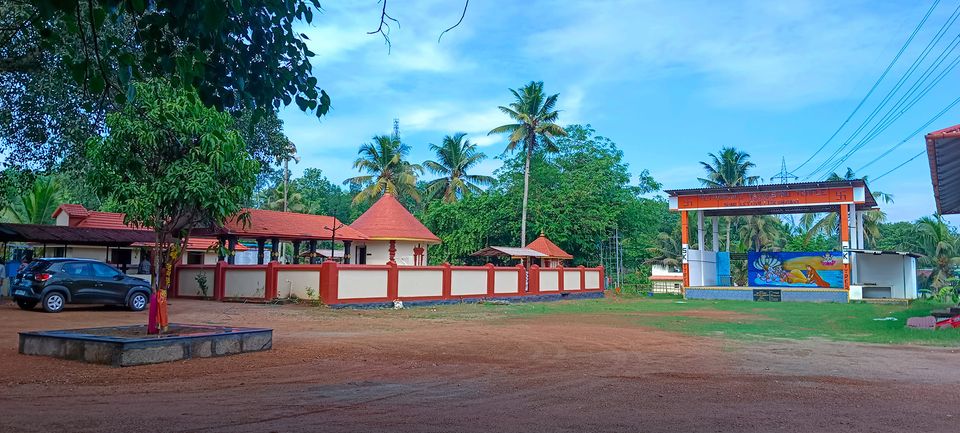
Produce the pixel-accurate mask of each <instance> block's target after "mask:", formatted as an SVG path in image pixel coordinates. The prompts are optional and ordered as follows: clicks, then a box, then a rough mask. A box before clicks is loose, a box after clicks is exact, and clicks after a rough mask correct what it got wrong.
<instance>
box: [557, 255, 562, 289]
mask: <svg viewBox="0 0 960 433" xmlns="http://www.w3.org/2000/svg"><path fill="white" fill-rule="evenodd" d="M556 269H557V289H558V290H559V291H560V292H563V262H561V263H560V264H558V265H557V268H556Z"/></svg>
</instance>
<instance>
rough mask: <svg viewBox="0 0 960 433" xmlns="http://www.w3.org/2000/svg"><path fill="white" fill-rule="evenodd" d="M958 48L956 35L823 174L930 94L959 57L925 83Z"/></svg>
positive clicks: (871, 139) (832, 169)
mask: <svg viewBox="0 0 960 433" xmlns="http://www.w3.org/2000/svg"><path fill="white" fill-rule="evenodd" d="M958 46H960V35H957V37H956V38H954V42H952V43H951V44H950V45H949V46H948V47H947V48H945V49H944V52H942V53H941V54H940V55H939V56H937V59H936V60H935V61H934V62H935V63H934V64H933V65H931V66H930V67H928V68H927V70H926V71H925V72H924V73H923V75H921V77H920V78H919V79H917V81H916V82H915V83H914V84H913V85H912V86H910V89H908V90H907V92H906V93H904V94H903V95H902V96H901V97H900V99H899V100H898V101H897V103H896V104H895V105H894V106H892V107H890V109H889V110H887V112H886V113H885V114H884V115H883V117H882V118H881V119H880V120H879V121H878V123H877V124H876V125H874V126H873V128H871V129H870V131H869V132H867V135H865V136H864V137H863V138H861V139H860V141H858V142H857V144H855V145H854V146H853V147H852V148H851V149H850V151H849V152H847V153H846V154H844V155H843V156H842V157H840V158H839V159H837V160H836V161H835V162H834V163H833V164H832V165H831V166H830V168H828V169H827V170H826V171H825V172H824V173H825V174H828V173H831V172H833V171H835V170H836V169H837V168H838V167H840V166H841V165H842V164H843V163H844V162H845V161H846V160H848V159H849V158H850V157H851V156H853V154H854V153H856V152H858V151H860V149H862V148H863V147H864V146H866V145H867V144H869V143H870V142H871V141H873V139H875V138H877V137H878V136H879V135H880V134H881V133H883V132H884V131H886V130H887V128H889V127H890V125H892V124H893V123H894V122H896V121H897V120H898V119H900V117H902V116H903V115H904V114H905V113H906V112H907V111H909V110H910V109H911V108H913V106H914V105H916V104H917V102H919V101H920V100H921V99H923V98H924V97H925V96H926V95H927V94H928V93H930V91H931V90H933V87H934V86H936V85H937V84H939V83H940V81H941V80H943V78H944V77H946V75H947V74H948V73H950V72H951V71H952V70H953V69H954V68H955V67H956V66H957V65H958V64H960V55H958V56H957V57H956V58H955V59H953V60H952V61H951V62H950V63H949V64H948V65H947V67H946V68H945V69H943V70H942V71H940V73H939V74H938V75H937V77H936V78H934V80H933V81H932V82H930V83H929V84H926V81H927V80H928V79H929V78H930V77H931V76H932V74H933V73H934V72H935V71H936V69H937V68H939V67H940V65H941V64H943V61H944V60H946V57H947V56H948V55H949V54H951V53H952V52H953V51H955V50H956V48H957V47H958ZM948 50H949V51H948ZM924 84H926V86H925V87H923V89H922V90H920V93H919V94H918V95H916V97H914V94H915V93H917V90H918V89H920V86H923V85H924ZM898 110H899V111H898Z"/></svg>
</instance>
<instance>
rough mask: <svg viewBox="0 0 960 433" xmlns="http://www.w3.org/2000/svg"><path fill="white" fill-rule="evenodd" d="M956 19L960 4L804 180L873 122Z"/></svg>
mask: <svg viewBox="0 0 960 433" xmlns="http://www.w3.org/2000/svg"><path fill="white" fill-rule="evenodd" d="M957 18H960V4H958V5H957V8H956V9H954V11H953V13H951V14H950V16H949V17H948V18H947V21H946V22H944V23H943V25H941V26H940V29H939V30H938V31H937V33H936V34H935V35H934V36H933V38H932V39H931V40H930V42H928V43H927V46H926V47H924V49H923V51H922V52H921V53H920V55H919V56H918V57H917V58H916V60H914V61H913V63H912V64H911V65H910V67H909V68H908V69H907V71H906V72H904V73H903V75H902V76H901V77H900V79H899V80H897V83H896V84H894V86H893V88H891V89H890V90H889V91H888V92H887V94H886V96H884V97H883V99H882V100H881V101H880V103H879V104H878V105H877V107H876V108H874V109H873V111H871V112H870V114H869V115H868V116H867V118H866V119H864V120H863V121H862V122H861V123H860V126H859V127H857V129H856V130H855V131H854V132H853V133H852V134H850V136H849V137H848V138H847V139H846V140H845V141H844V142H843V144H841V145H840V147H838V148H837V149H836V150H834V151H833V153H831V154H830V156H829V157H827V159H826V160H824V161H823V162H822V163H820V165H819V166H817V167H816V168H815V169H814V170H813V171H811V172H810V173H809V174H807V176H806V177H805V178H804V179H809V178H811V177H813V176H814V175H815V174H817V173H818V172H820V171H822V170H823V169H824V168H827V167H829V166H830V165H831V164H833V163H834V162H835V161H834V158H836V156H837V155H839V154H840V152H842V151H843V150H844V149H845V148H846V147H847V146H848V145H849V144H850V143H851V142H852V141H853V140H854V139H855V138H856V137H857V136H858V135H860V132H862V131H863V129H864V128H866V127H867V125H869V124H870V123H871V122H873V119H874V118H875V117H876V116H877V114H879V113H880V111H881V110H882V109H883V108H884V107H885V106H886V105H887V103H888V102H890V100H891V99H892V98H893V96H894V95H896V94H897V92H899V91H900V89H901V88H902V87H903V85H904V84H905V83H906V81H907V80H908V79H909V78H910V76H911V75H913V73H914V72H915V71H916V70H917V68H918V67H919V66H920V65H921V64H922V63H923V61H924V60H926V58H927V56H928V55H930V52H931V51H932V50H933V48H934V47H935V46H936V45H937V44H938V43H939V42H940V40H941V39H943V36H944V35H945V34H946V32H947V30H949V29H950V27H952V26H953V23H954V22H956V21H957Z"/></svg>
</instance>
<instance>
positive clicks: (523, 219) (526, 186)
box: [520, 140, 533, 248]
mask: <svg viewBox="0 0 960 433" xmlns="http://www.w3.org/2000/svg"><path fill="white" fill-rule="evenodd" d="M531 156H533V144H532V143H530V142H529V140H528V142H527V160H526V162H525V163H524V167H523V211H522V212H521V215H520V248H523V247H525V246H527V195H528V194H529V193H530V157H531Z"/></svg>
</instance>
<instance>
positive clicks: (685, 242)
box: [680, 210, 690, 290]
mask: <svg viewBox="0 0 960 433" xmlns="http://www.w3.org/2000/svg"><path fill="white" fill-rule="evenodd" d="M689 232H690V226H689V221H688V220H687V211H685V210H684V211H680V254H681V259H682V261H683V288H684V290H686V288H687V287H689V286H690V264H689V263H687V251H688V250H689V249H690V233H689Z"/></svg>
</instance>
